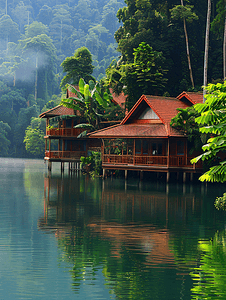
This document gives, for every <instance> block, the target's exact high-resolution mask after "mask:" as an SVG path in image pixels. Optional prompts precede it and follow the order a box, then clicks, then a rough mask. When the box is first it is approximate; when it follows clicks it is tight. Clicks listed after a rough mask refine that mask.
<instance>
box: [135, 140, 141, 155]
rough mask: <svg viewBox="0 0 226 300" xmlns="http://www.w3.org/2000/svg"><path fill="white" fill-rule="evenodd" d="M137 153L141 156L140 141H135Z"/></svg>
mask: <svg viewBox="0 0 226 300" xmlns="http://www.w3.org/2000/svg"><path fill="white" fill-rule="evenodd" d="M135 153H136V154H141V140H140V139H139V140H136V141H135Z"/></svg>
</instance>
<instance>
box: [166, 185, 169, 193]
mask: <svg viewBox="0 0 226 300" xmlns="http://www.w3.org/2000/svg"><path fill="white" fill-rule="evenodd" d="M166 194H167V195H168V194H169V185H168V183H167V184H166Z"/></svg>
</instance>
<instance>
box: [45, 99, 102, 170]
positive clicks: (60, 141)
mask: <svg viewBox="0 0 226 300" xmlns="http://www.w3.org/2000/svg"><path fill="white" fill-rule="evenodd" d="M76 113H77V112H75V111H74V110H73V109H70V108H67V107H64V106H63V105H58V106H56V107H54V108H52V109H49V110H48V111H46V112H44V113H42V114H41V115H40V116H39V117H40V118H45V119H46V135H45V136H44V138H45V157H44V160H46V161H48V163H49V164H48V165H49V169H51V164H52V162H61V163H62V164H61V166H62V168H63V167H64V163H65V162H69V163H75V164H76V163H79V162H80V157H81V156H87V151H88V149H93V150H95V149H96V148H98V149H99V148H100V142H99V141H97V140H92V139H89V140H88V139H87V138H79V139H78V138H77V136H78V135H79V134H80V133H81V132H83V131H84V129H82V128H74V126H75V125H77V124H79V118H78V116H77V115H76ZM56 117H58V118H57V120H56V121H55V126H51V125H50V120H51V119H53V118H56ZM56 124H57V125H56ZM70 167H71V165H70V164H69V168H70ZM75 167H76V168H78V166H77V165H76V166H75Z"/></svg>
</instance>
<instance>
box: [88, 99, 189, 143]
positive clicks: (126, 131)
mask: <svg viewBox="0 0 226 300" xmlns="http://www.w3.org/2000/svg"><path fill="white" fill-rule="evenodd" d="M143 101H145V102H146V103H147V104H148V106H149V107H151V108H152V109H153V111H154V112H155V113H156V114H157V116H158V117H159V119H160V120H161V121H162V124H154V123H152V124H134V123H133V121H134V119H136V116H135V115H134V112H136V110H137V108H138V107H139V105H140V104H141V103H142V102H143ZM188 106H189V105H188V104H186V103H184V102H182V101H180V100H178V99H176V98H169V97H159V96H148V95H143V96H141V98H140V99H139V100H138V101H137V103H136V104H135V105H134V106H133V108H132V109H131V110H130V111H129V113H128V115H127V116H126V117H125V118H124V119H123V120H122V122H121V123H120V125H116V126H111V127H108V128H106V129H102V130H99V131H96V132H94V133H91V134H90V137H95V138H104V137H105V138H114V137H116V138H119V137H120V138H126V137H127V138H130V137H134V138H139V137H168V136H175V137H176V136H177V137H179V136H180V137H182V136H184V134H183V133H181V132H179V131H177V130H176V129H174V128H172V127H171V126H170V122H171V119H172V118H173V117H174V116H176V114H177V113H178V111H177V108H183V109H184V108H187V107H188Z"/></svg>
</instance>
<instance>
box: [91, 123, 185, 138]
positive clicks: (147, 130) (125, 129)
mask: <svg viewBox="0 0 226 300" xmlns="http://www.w3.org/2000/svg"><path fill="white" fill-rule="evenodd" d="M168 131H169V130H168V128H167V125H164V124H151V125H150V124H145V125H143V124H142V125H141V124H128V125H117V126H111V127H108V128H106V129H102V130H98V131H95V132H94V133H90V134H89V136H90V137H91V138H149V137H152V138H164V137H168ZM170 135H171V136H178V137H179V136H180V137H181V136H184V135H183V134H182V133H180V132H179V131H177V130H176V129H173V128H171V130H170Z"/></svg>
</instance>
